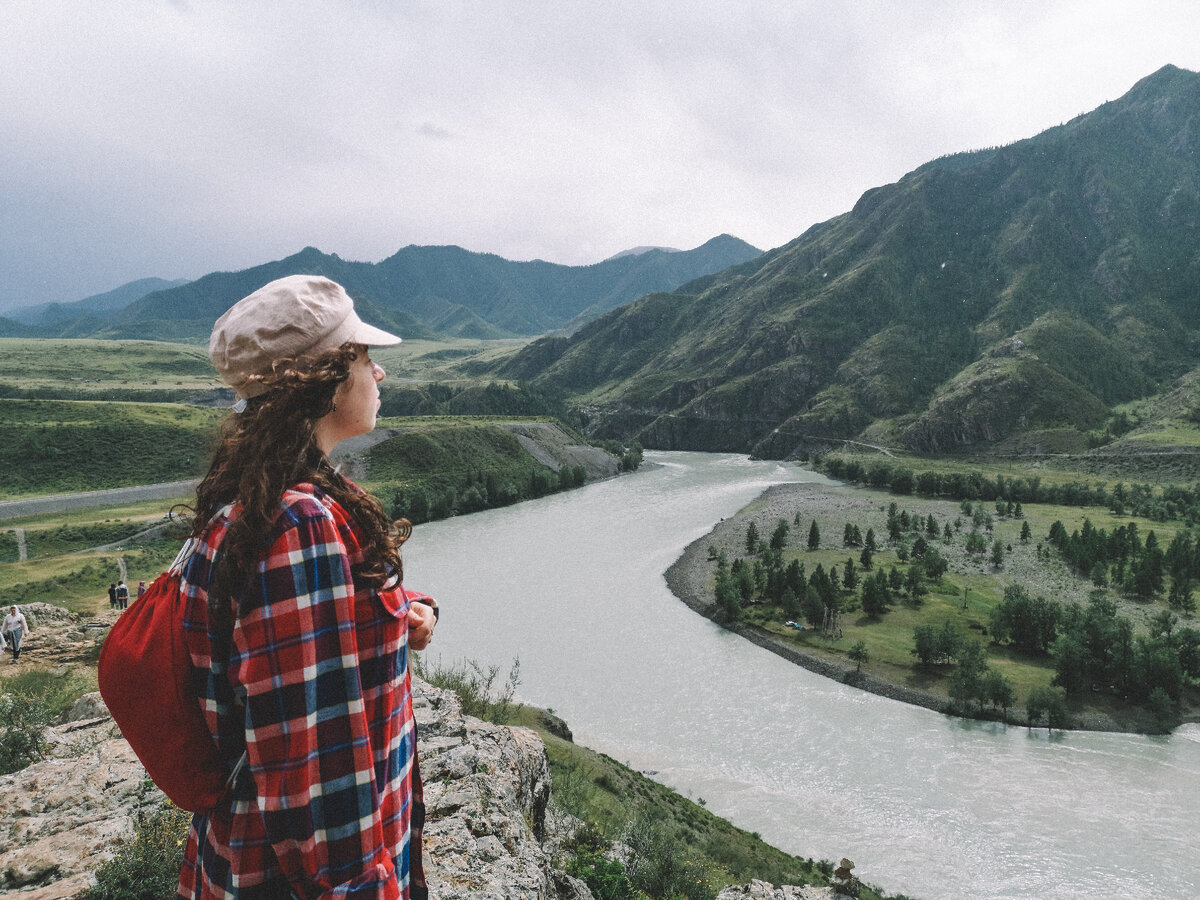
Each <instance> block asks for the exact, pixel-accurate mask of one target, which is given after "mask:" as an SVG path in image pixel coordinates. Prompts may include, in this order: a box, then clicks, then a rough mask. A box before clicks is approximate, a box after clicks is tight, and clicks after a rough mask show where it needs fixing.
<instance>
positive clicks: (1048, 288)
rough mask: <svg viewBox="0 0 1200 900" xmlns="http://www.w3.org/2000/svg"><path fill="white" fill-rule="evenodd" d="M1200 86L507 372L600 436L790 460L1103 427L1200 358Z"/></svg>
mask: <svg viewBox="0 0 1200 900" xmlns="http://www.w3.org/2000/svg"><path fill="white" fill-rule="evenodd" d="M1198 233H1200V75H1197V74H1196V73H1194V72H1188V71H1185V70H1182V69H1178V68H1176V67H1174V66H1166V67H1164V68H1163V69H1161V70H1160V71H1158V72H1156V73H1155V74H1153V75H1151V76H1149V77H1147V78H1145V79H1143V80H1142V81H1140V82H1138V83H1137V84H1136V85H1135V86H1134V87H1133V89H1132V90H1130V91H1129V93H1128V94H1126V95H1125V96H1124V97H1122V98H1120V99H1119V100H1116V101H1113V102H1111V103H1106V104H1105V105H1104V106H1102V107H1100V108H1099V109H1097V110H1095V111H1093V112H1091V113H1088V114H1086V115H1082V116H1080V117H1078V118H1076V119H1074V120H1072V121H1070V122H1068V123H1066V124H1064V125H1062V126H1059V127H1056V128H1052V129H1050V130H1048V131H1046V132H1044V133H1042V134H1039V135H1037V136H1035V137H1032V138H1029V139H1027V140H1023V141H1019V142H1017V143H1014V144H1012V145H1009V146H1005V147H996V148H991V149H987V150H981V151H976V152H971V153H960V154H955V155H951V156H946V157H943V158H941V159H937V160H934V161H932V162H930V163H928V164H926V165H923V166H921V167H920V168H918V169H916V170H915V171H913V172H911V173H909V174H908V175H906V176H904V177H903V178H901V179H900V180H899V181H898V182H896V183H894V184H889V185H885V186H882V187H878V188H874V189H872V190H870V191H867V192H866V193H865V194H864V195H863V196H862V197H861V198H860V199H859V201H858V203H857V204H856V205H855V206H854V208H853V209H852V210H850V211H849V212H847V213H845V214H843V215H840V216H838V217H836V218H834V219H831V220H829V221H828V222H824V223H821V224H819V225H815V226H813V227H812V228H811V229H809V230H808V231H807V232H806V233H804V234H803V235H801V236H800V237H798V238H796V239H795V240H794V241H792V242H791V243H789V244H787V245H785V246H783V247H780V248H778V249H776V250H773V251H770V252H768V253H766V254H764V255H762V256H760V257H757V258H754V259H752V260H749V261H747V262H744V263H741V264H740V265H736V266H733V267H731V268H728V269H726V270H724V271H721V272H720V273H718V274H716V275H712V276H709V277H706V278H701V279H697V280H696V281H694V282H692V283H690V284H687V285H684V286H682V287H680V288H678V289H677V290H675V291H673V292H671V293H657V294H653V295H649V296H647V297H644V298H642V299H641V300H639V301H638V302H636V303H633V304H630V305H628V306H626V307H623V308H621V309H619V310H617V311H615V312H612V313H610V314H608V315H605V316H602V317H601V318H599V319H597V320H595V321H593V322H591V323H589V324H587V325H585V326H584V327H582V328H580V329H579V331H578V332H576V333H575V334H573V335H572V336H570V337H569V338H561V337H551V338H545V339H542V340H539V341H535V342H533V343H532V344H530V345H528V346H527V347H526V348H525V349H524V350H522V351H521V352H520V353H519V354H517V355H516V356H515V357H513V358H511V359H510V360H509V361H507V362H506V363H505V364H503V366H502V367H501V368H500V369H499V370H498V371H499V374H503V375H505V376H507V377H512V378H521V379H526V380H532V381H533V382H534V383H535V384H538V385H540V386H542V387H543V388H546V389H550V388H554V389H558V390H561V391H564V392H566V393H567V394H569V395H570V396H572V397H573V398H574V402H575V403H577V404H578V405H580V406H581V407H582V408H583V409H585V411H586V412H587V414H588V416H589V420H590V428H591V429H592V431H593V432H594V433H596V434H598V435H602V436H621V437H632V436H636V437H638V438H639V439H640V440H641V441H642V442H643V443H644V444H645V445H646V446H650V447H659V448H671V449H676V448H686V449H704V450H739V451H751V452H754V453H758V454H760V455H764V456H773V457H785V456H788V455H791V454H800V453H804V452H806V451H808V450H811V449H819V448H824V447H828V446H831V445H833V444H836V443H838V442H841V441H844V440H848V439H855V438H863V437H868V436H869V437H871V438H872V439H874V440H876V441H884V442H890V443H893V444H894V445H899V446H904V447H907V448H909V449H912V450H916V451H921V452H943V453H944V452H951V451H962V450H979V449H981V448H986V447H989V446H992V445H994V444H995V443H997V442H1000V441H1003V440H1005V439H1007V438H1008V437H1009V436H1011V435H1014V434H1018V433H1023V432H1029V431H1035V430H1037V429H1040V428H1050V427H1054V428H1063V427H1066V428H1070V429H1075V430H1077V431H1078V432H1080V433H1082V432H1085V431H1087V430H1089V429H1096V428H1101V427H1103V426H1104V423H1105V420H1106V418H1107V417H1108V415H1109V414H1110V411H1111V408H1112V407H1113V405H1115V404H1119V403H1123V402H1127V401H1130V400H1133V399H1135V398H1139V397H1146V396H1149V395H1152V394H1156V393H1158V392H1160V391H1164V390H1170V389H1171V387H1172V386H1173V385H1174V383H1175V379H1177V378H1179V377H1180V376H1181V375H1183V374H1184V373H1185V372H1187V371H1189V370H1190V369H1192V368H1193V367H1194V366H1195V365H1196V364H1197V362H1198V360H1197V352H1196V348H1197V347H1200V254H1198V253H1197V252H1196V246H1197V237H1198Z"/></svg>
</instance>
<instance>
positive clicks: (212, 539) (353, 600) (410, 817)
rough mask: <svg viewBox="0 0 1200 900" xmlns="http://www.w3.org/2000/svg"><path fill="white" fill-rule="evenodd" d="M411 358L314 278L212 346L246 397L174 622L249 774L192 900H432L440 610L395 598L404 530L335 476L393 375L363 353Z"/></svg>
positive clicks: (183, 882) (205, 489)
mask: <svg viewBox="0 0 1200 900" xmlns="http://www.w3.org/2000/svg"><path fill="white" fill-rule="evenodd" d="M399 342H400V338H398V337H396V336H395V335H391V334H388V333H387V332H386V331H381V330H380V329H378V328H373V327H371V326H370V325H366V324H364V323H363V321H362V320H361V319H359V317H358V315H357V314H356V313H355V312H354V303H353V301H352V300H351V299H350V297H349V295H348V294H347V293H346V292H345V290H344V289H343V288H342V287H341V286H340V285H338V284H335V283H334V282H332V281H330V280H329V279H327V278H320V277H316V276H310V275H295V276H290V277H287V278H281V279H279V280H277V281H273V282H271V283H270V284H268V285H266V286H265V287H263V288H260V289H259V290H257V291H255V292H254V293H253V294H250V295H249V296H248V297H245V298H244V299H242V300H240V301H239V302H238V303H236V304H234V306H233V307H232V308H230V309H229V311H228V312H226V313H225V315H223V316H222V317H221V318H220V319H218V320H217V323H216V325H215V326H214V328H213V333H212V339H211V341H210V342H209V354H210V355H211V357H212V360H213V365H214V366H215V367H216V369H217V372H218V373H219V374H220V376H221V378H222V379H223V380H224V381H225V383H226V384H228V385H229V386H230V387H232V388H233V389H234V390H235V391H237V393H238V396H239V399H238V402H237V403H236V404H235V405H234V412H233V413H232V414H231V415H230V416H229V417H228V419H227V421H226V423H225V426H224V431H223V434H222V437H221V440H220V443H219V444H218V446H217V449H216V452H215V454H214V457H213V461H212V464H211V466H210V468H209V470H208V474H207V475H206V476H205V477H204V479H203V481H201V482H200V485H199V487H198V488H197V491H196V508H195V518H194V524H193V528H192V538H193V539H195V541H196V545H195V549H194V550H193V551H192V554H191V556H190V558H188V559H187V561H186V562H185V563H184V564H183V582H182V586H181V592H182V593H181V596H182V597H183V616H182V617H183V630H184V635H185V640H186V643H187V645H188V649H189V651H190V653H191V658H192V666H193V670H194V676H193V682H194V683H195V684H196V685H197V688H198V690H199V693H200V702H201V704H202V705H203V706H204V708H205V710H206V717H207V719H208V723H209V727H210V729H211V731H212V735H213V738H214V740H215V741H216V744H217V746H218V747H219V748H220V750H221V752H222V754H223V755H224V757H225V759H226V762H227V764H228V766H229V768H230V770H231V771H233V772H236V773H237V774H236V776H235V780H234V782H233V785H232V787H231V788H230V790H229V792H228V794H229V795H228V796H227V797H225V798H224V799H223V800H222V801H221V802H220V803H218V805H217V807H216V808H214V809H213V810H211V811H209V812H207V813H203V814H197V815H196V816H195V817H194V818H193V819H192V826H191V830H190V831H189V833H188V839H187V847H186V851H185V855H184V862H183V868H182V871H181V872H180V880H179V895H180V896H181V897H185V898H209V897H230V898H232V897H242V898H246V897H254V898H275V897H298V898H306V900H313V898H318V897H322V898H334V897H350V896H352V897H364V898H366V897H370V898H389V900H397V898H399V900H423V898H427V897H428V891H427V890H426V888H425V878H424V870H423V868H422V863H421V828H422V825H423V823H424V805H423V803H422V800H421V780H420V775H419V773H418V771H417V755H416V725H415V722H414V719H413V711H412V693H411V691H412V688H411V683H410V680H409V671H408V664H409V659H410V654H409V651H411V650H421V649H423V648H424V647H425V646H426V645H428V643H429V641H430V638H431V637H432V635H433V627H434V622H435V619H436V616H435V613H434V607H433V605H432V604H429V605H425V604H422V603H414V602H413V601H412V600H411V598H410V597H409V595H408V594H407V593H406V592H405V591H404V588H403V587H402V586H401V584H400V579H401V578H402V575H403V570H402V566H401V561H400V545H401V544H402V543H404V541H405V540H407V538H408V536H409V533H410V530H411V525H410V524H409V523H408V522H407V521H405V520H400V521H399V522H391V521H389V520H388V518H387V517H386V515H385V514H384V510H383V507H382V506H381V505H380V504H379V502H378V501H377V500H375V499H374V498H372V497H370V496H368V495H367V494H365V493H364V492H363V491H362V490H361V489H360V488H358V487H357V486H356V485H354V484H353V483H351V482H350V481H348V480H347V479H346V478H345V476H343V475H342V474H341V473H340V472H339V471H338V470H337V469H336V468H334V466H333V465H332V463H330V461H329V454H330V452H331V451H332V450H333V448H334V447H335V446H337V444H339V443H340V442H341V441H343V440H345V439H347V438H351V437H354V436H356V435H360V434H366V433H367V432H369V431H371V430H372V429H373V428H374V427H375V416H376V415H377V413H378V411H379V382H380V381H382V380H383V378H384V372H383V369H382V368H380V367H379V365H378V364H376V363H375V362H373V361H372V360H371V357H370V354H369V353H368V347H370V346H385V345H390V344H397V343H399ZM243 762H244V768H239V767H240V766H241V765H242V763H243Z"/></svg>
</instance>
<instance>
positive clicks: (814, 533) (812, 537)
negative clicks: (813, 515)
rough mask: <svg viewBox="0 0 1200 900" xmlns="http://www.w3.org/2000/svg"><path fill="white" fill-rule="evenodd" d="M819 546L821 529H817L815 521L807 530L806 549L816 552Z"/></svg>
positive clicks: (814, 520)
mask: <svg viewBox="0 0 1200 900" xmlns="http://www.w3.org/2000/svg"><path fill="white" fill-rule="evenodd" d="M820 546H821V529H820V528H818V527H817V520H816V519H813V520H812V525H811V526H810V527H809V529H808V549H809V550H816V549H817V548H819V547H820Z"/></svg>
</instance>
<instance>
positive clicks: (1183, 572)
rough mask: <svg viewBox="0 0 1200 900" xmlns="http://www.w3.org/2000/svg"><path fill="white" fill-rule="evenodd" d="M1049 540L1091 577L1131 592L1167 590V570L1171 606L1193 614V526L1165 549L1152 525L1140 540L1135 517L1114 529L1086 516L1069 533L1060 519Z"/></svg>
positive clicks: (1196, 569) (1199, 575) (1145, 596)
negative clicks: (1143, 538)
mask: <svg viewBox="0 0 1200 900" xmlns="http://www.w3.org/2000/svg"><path fill="white" fill-rule="evenodd" d="M1048 540H1049V543H1050V545H1051V546H1053V547H1054V548H1055V549H1056V550H1058V552H1059V553H1061V554H1062V557H1063V559H1064V560H1065V561H1066V563H1067V565H1069V566H1070V567H1071V568H1072V569H1073V570H1074V571H1075V572H1076V573H1077V574H1079V575H1082V576H1085V577H1088V578H1091V580H1092V583H1093V584H1095V585H1096V587H1098V588H1103V587H1108V586H1109V585H1110V584H1111V585H1112V586H1114V587H1116V588H1117V589H1118V590H1121V591H1123V592H1124V593H1125V594H1127V595H1129V596H1132V597H1137V598H1138V599H1139V600H1149V599H1151V598H1152V597H1155V596H1161V595H1162V594H1163V593H1164V591H1165V590H1166V576H1167V575H1168V574H1169V575H1170V578H1171V588H1170V593H1169V595H1168V598H1167V599H1168V602H1169V603H1170V605H1171V607H1172V608H1173V609H1176V610H1179V611H1181V612H1185V613H1189V614H1190V613H1193V612H1195V610H1196V601H1195V598H1194V597H1193V595H1192V592H1193V588H1194V585H1195V584H1196V582H1197V579H1200V546H1197V540H1196V536H1195V535H1194V534H1193V533H1192V532H1191V531H1190V530H1189V531H1181V532H1178V533H1177V534H1176V535H1175V538H1174V539H1173V540H1172V541H1171V545H1170V547H1168V548H1167V550H1166V551H1165V552H1164V551H1163V550H1162V548H1161V547H1160V546H1159V543H1158V538H1157V536H1156V535H1155V533H1154V532H1153V531H1150V532H1147V534H1146V538H1145V541H1143V540H1142V538H1141V535H1140V534H1139V531H1138V526H1137V522H1128V523H1126V524H1125V525H1121V526H1118V527H1117V528H1115V529H1113V531H1112V533H1111V534H1110V533H1108V532H1107V531H1105V529H1103V528H1100V529H1097V528H1096V527H1095V526H1094V525H1092V523H1091V520H1089V519H1084V520H1083V526H1082V527H1081V528H1078V529H1076V530H1075V531H1073V532H1071V534H1069V535H1068V534H1067V529H1066V528H1065V527H1064V526H1063V523H1062V522H1059V521H1056V522H1055V523H1054V524H1053V525H1051V526H1050V535H1049V538H1048Z"/></svg>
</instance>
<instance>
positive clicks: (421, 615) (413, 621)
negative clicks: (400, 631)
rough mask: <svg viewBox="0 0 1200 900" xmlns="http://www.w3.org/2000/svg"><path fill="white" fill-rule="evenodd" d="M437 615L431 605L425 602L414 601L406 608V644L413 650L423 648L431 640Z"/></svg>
mask: <svg viewBox="0 0 1200 900" xmlns="http://www.w3.org/2000/svg"><path fill="white" fill-rule="evenodd" d="M436 622H437V617H436V616H435V615H434V614H433V607H432V606H429V605H428V604H425V603H414V604H413V605H412V606H410V607H409V608H408V646H409V647H411V648H412V649H413V650H424V649H425V648H426V647H428V646H429V642H430V641H432V640H433V626H434V625H435V624H436Z"/></svg>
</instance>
